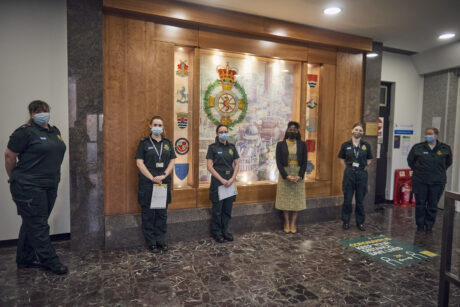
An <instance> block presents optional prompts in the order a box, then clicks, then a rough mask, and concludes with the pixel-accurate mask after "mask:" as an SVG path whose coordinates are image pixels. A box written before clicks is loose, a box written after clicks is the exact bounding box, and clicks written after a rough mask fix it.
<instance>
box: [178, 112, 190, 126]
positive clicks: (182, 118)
mask: <svg viewBox="0 0 460 307" xmlns="http://www.w3.org/2000/svg"><path fill="white" fill-rule="evenodd" d="M176 115H177V125H178V126H179V128H181V129H185V128H187V122H188V113H187V112H177V113H176Z"/></svg>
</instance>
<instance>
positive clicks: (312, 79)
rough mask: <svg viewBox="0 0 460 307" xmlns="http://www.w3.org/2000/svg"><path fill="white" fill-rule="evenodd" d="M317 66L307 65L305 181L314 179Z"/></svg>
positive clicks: (318, 66)
mask: <svg viewBox="0 0 460 307" xmlns="http://www.w3.org/2000/svg"><path fill="white" fill-rule="evenodd" d="M320 68H321V66H320V65H319V64H308V73H307V84H304V86H306V87H307V107H306V108H305V110H306V111H305V112H306V114H305V139H306V140H305V142H306V144H307V151H308V164H307V176H305V180H315V179H316V169H317V165H318V164H317V162H318V159H317V155H316V153H317V150H318V129H317V128H318V122H319V105H320V101H319V87H320V85H321V84H319V74H320Z"/></svg>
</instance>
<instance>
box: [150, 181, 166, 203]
mask: <svg viewBox="0 0 460 307" xmlns="http://www.w3.org/2000/svg"><path fill="white" fill-rule="evenodd" d="M167 197H168V186H167V185H166V184H154V185H153V192H152V200H151V201H150V209H165V208H166V199H167Z"/></svg>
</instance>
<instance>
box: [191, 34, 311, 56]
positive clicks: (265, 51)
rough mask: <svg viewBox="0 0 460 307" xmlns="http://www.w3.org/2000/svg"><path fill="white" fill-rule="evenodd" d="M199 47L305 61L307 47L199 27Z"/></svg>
mask: <svg viewBox="0 0 460 307" xmlns="http://www.w3.org/2000/svg"><path fill="white" fill-rule="evenodd" d="M199 45H200V48H205V49H220V50H225V51H230V52H238V53H250V54H254V55H257V56H263V57H271V58H282V59H285V60H297V61H306V60H307V52H308V48H307V47H303V46H299V45H290V44H286V43H279V42H272V41H268V40H260V39H257V38H254V37H250V36H244V35H241V34H237V33H230V32H223V31H215V30H210V29H200V31H199Z"/></svg>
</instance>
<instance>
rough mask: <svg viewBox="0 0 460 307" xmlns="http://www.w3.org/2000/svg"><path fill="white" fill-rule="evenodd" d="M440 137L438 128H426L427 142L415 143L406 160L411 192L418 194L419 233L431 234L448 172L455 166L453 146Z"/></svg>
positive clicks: (416, 204)
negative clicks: (410, 174)
mask: <svg viewBox="0 0 460 307" xmlns="http://www.w3.org/2000/svg"><path fill="white" fill-rule="evenodd" d="M438 137H439V130H438V129H437V128H427V129H426V130H425V139H426V141H425V142H422V143H418V144H415V145H414V146H413V147H412V149H411V151H410V152H409V156H408V157H407V163H408V164H409V167H410V168H411V169H412V171H413V174H412V191H413V192H414V195H415V223H416V224H417V230H418V231H423V230H426V231H427V232H431V231H432V229H433V225H434V222H435V220H436V213H437V209H438V202H439V199H440V198H441V196H442V193H443V192H444V187H445V186H446V182H447V177H446V171H447V169H448V168H449V166H451V165H452V152H451V150H450V146H449V145H447V144H444V143H441V142H440V141H438Z"/></svg>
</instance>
